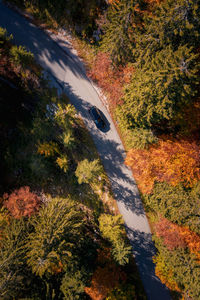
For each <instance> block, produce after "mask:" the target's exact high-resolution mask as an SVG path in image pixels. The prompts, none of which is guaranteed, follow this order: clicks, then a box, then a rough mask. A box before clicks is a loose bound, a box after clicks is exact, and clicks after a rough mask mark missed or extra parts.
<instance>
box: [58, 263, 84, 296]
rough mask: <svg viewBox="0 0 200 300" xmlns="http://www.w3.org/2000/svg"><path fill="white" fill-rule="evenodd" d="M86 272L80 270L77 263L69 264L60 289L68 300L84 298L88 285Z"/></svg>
mask: <svg viewBox="0 0 200 300" xmlns="http://www.w3.org/2000/svg"><path fill="white" fill-rule="evenodd" d="M86 278H87V276H86V274H85V271H84V270H83V269H81V270H79V269H78V268H77V265H76V264H75V263H73V264H71V265H69V266H68V267H67V268H66V270H65V275H64V276H63V278H62V282H61V287H60V290H61V292H62V293H63V295H64V299H66V300H75V299H82V296H83V293H84V288H85V286H86Z"/></svg>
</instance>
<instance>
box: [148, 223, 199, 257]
mask: <svg viewBox="0 0 200 300" xmlns="http://www.w3.org/2000/svg"><path fill="white" fill-rule="evenodd" d="M154 229H155V231H156V235H157V236H158V237H161V238H163V241H164V244H165V246H166V247H167V248H168V249H169V250H173V249H175V248H177V247H180V248H186V247H187V248H188V249H189V250H190V251H191V252H192V253H194V254H196V256H197V258H198V259H200V236H199V235H198V234H196V233H194V232H192V231H191V230H189V229H188V228H187V227H182V226H179V225H176V224H173V223H172V222H170V221H168V220H167V219H164V218H161V219H160V220H159V221H158V222H157V223H156V224H155V225H154Z"/></svg>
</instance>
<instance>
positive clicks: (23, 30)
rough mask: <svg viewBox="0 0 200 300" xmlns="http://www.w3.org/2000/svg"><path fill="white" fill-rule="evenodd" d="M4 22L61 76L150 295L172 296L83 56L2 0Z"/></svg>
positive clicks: (118, 142) (161, 298) (0, 23)
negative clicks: (96, 113)
mask: <svg viewBox="0 0 200 300" xmlns="http://www.w3.org/2000/svg"><path fill="white" fill-rule="evenodd" d="M0 26H1V27H5V28H6V29H7V31H8V33H9V34H11V33H12V34H13V36H14V42H15V43H16V44H18V45H25V46H26V47H27V49H28V50H30V51H31V52H32V53H34V55H35V58H36V60H37V61H38V62H39V63H40V64H41V65H42V67H43V68H44V69H45V70H46V71H47V72H49V73H51V74H52V75H53V76H54V78H56V80H57V81H58V82H59V83H60V85H61V86H62V88H63V90H64V92H65V93H66V94H67V95H68V97H69V98H70V100H71V102H72V104H74V106H75V107H76V109H77V110H78V111H79V112H80V114H81V116H82V118H83V120H84V122H85V124H86V126H87V128H88V130H89V131H90V133H91V135H92V138H93V140H94V142H95V144H96V147H97V149H98V152H99V155H100V157H101V159H102V162H103V165H104V167H105V170H106V172H107V175H108V177H109V179H110V181H111V185H112V190H113V192H114V195H115V199H116V200H117V204H118V207H119V210H120V213H121V214H122V215H123V218H124V221H125V224H126V229H127V235H128V237H129V239H130V241H131V245H132V247H133V254H134V256H135V260H136V263H137V266H138V269H139V272H140V276H141V279H142V282H143V285H144V288H145V291H146V294H147V297H148V299H151V300H165V299H170V295H169V291H168V290H167V288H166V287H165V286H164V285H162V283H161V282H160V280H159V279H158V278H157V277H156V275H155V269H154V264H153V262H152V256H153V255H154V254H155V249H154V245H153V243H152V239H151V230H150V227H149V224H148V221H147V218H146V216H145V213H144V209H143V205H142V202H141V199H140V197H139V194H138V190H137V186H136V184H135V181H134V178H133V176H132V173H131V171H130V170H129V169H128V168H127V167H126V166H125V165H124V158H125V151H124V148H123V146H122V143H121V140H120V138H119V136H118V133H117V131H116V129H115V126H114V124H113V122H112V119H111V118H110V116H109V114H108V112H107V110H106V108H105V107H104V105H103V104H102V102H101V100H100V98H99V96H98V94H97V92H96V90H95V89H94V87H93V85H92V84H91V81H90V80H89V79H88V78H87V76H86V73H85V71H84V69H83V67H82V63H81V61H80V60H79V58H78V57H77V56H76V55H75V54H74V52H73V51H71V47H70V45H69V43H68V42H67V41H66V42H61V41H60V45H61V44H62V47H64V48H65V50H66V51H63V50H62V49H61V47H60V46H58V44H57V43H55V41H54V40H52V38H51V37H50V36H48V35H47V34H46V33H44V31H43V30H41V29H39V28H37V27H36V26H35V25H33V24H31V23H30V22H29V21H28V20H27V19H25V18H24V17H22V16H21V15H19V14H18V13H16V12H15V11H13V10H11V9H10V8H8V7H6V6H5V5H4V4H3V3H1V1H0ZM57 42H58V43H59V41H57ZM91 105H96V106H97V107H98V108H99V109H100V110H101V111H103V113H104V115H105V116H106V118H107V120H108V122H109V123H110V130H109V131H107V132H101V131H100V130H98V129H97V128H96V126H95V125H94V123H93V122H92V121H91V117H90V116H89V114H88V108H89V107H90V106H91Z"/></svg>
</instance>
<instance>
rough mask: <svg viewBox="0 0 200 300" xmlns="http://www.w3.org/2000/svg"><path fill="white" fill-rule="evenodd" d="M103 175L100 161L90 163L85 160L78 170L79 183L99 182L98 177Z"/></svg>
mask: <svg viewBox="0 0 200 300" xmlns="http://www.w3.org/2000/svg"><path fill="white" fill-rule="evenodd" d="M101 173H102V166H101V165H100V163H99V160H98V159H96V160H93V161H91V162H90V161H88V160H87V159H84V160H83V161H81V162H80V163H79V164H78V167H77V169H76V172H75V174H76V177H77V178H78V183H79V184H81V183H92V182H95V181H97V176H99V175H100V174H101Z"/></svg>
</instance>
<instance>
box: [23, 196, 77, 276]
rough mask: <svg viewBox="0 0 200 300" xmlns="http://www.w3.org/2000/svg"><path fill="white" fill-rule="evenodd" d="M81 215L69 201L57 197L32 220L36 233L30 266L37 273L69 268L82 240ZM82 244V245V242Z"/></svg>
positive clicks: (29, 251)
mask: <svg viewBox="0 0 200 300" xmlns="http://www.w3.org/2000/svg"><path fill="white" fill-rule="evenodd" d="M81 218H82V217H81V213H80V212H78V211H77V209H76V208H75V204H74V203H72V202H70V201H69V200H68V199H60V198H54V199H51V200H50V201H49V202H48V203H47V205H44V206H43V207H42V208H41V209H40V212H39V215H38V216H35V217H34V218H33V220H32V226H33V228H34V231H33V232H32V233H31V234H30V236H29V238H28V242H27V263H28V265H29V266H30V267H31V268H32V271H33V273H35V274H37V275H39V276H40V277H42V276H43V275H44V274H45V273H54V270H56V269H59V268H62V266H65V265H67V263H68V261H70V259H71V258H72V257H73V253H74V249H76V247H77V243H76V241H77V239H78V240H79V241H81V240H82V239H83V237H82V236H81V228H82V226H83V224H82V221H81ZM79 245H80V243H79Z"/></svg>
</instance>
